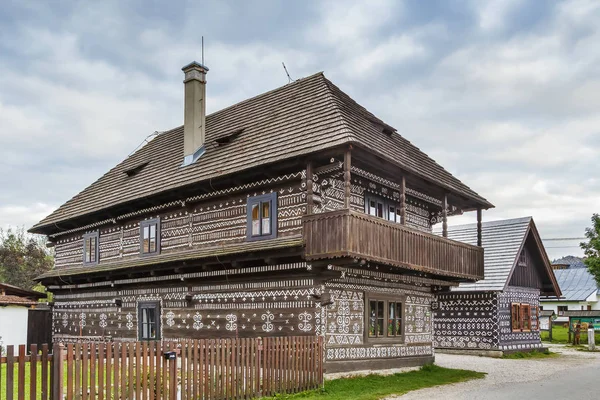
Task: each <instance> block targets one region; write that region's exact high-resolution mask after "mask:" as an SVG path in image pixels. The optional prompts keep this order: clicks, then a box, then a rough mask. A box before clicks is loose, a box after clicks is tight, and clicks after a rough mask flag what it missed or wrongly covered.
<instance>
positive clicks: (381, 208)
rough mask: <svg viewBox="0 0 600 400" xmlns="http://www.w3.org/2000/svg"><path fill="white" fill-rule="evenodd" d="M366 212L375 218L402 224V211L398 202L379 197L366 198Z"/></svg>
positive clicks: (370, 196)
mask: <svg viewBox="0 0 600 400" xmlns="http://www.w3.org/2000/svg"><path fill="white" fill-rule="evenodd" d="M365 212H366V213H367V214H369V215H373V216H374V217H379V218H384V219H387V220H388V221H392V222H398V223H399V222H401V220H400V210H399V208H398V205H397V203H396V202H394V201H392V200H385V199H383V198H381V197H378V196H372V195H369V196H366V198H365Z"/></svg>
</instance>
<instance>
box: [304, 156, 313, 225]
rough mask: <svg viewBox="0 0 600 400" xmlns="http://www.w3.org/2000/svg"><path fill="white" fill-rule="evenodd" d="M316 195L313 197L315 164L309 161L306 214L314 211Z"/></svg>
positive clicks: (307, 167)
mask: <svg viewBox="0 0 600 400" xmlns="http://www.w3.org/2000/svg"><path fill="white" fill-rule="evenodd" d="M313 206H314V197H313V166H312V163H311V162H310V161H309V162H308V163H307V164H306V214H308V215H310V214H312V213H313Z"/></svg>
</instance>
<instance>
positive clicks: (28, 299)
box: [0, 283, 46, 347]
mask: <svg viewBox="0 0 600 400" xmlns="http://www.w3.org/2000/svg"><path fill="white" fill-rule="evenodd" d="M43 297H46V295H45V294H43V293H40V292H35V291H32V290H25V289H21V288H18V287H16V286H12V285H9V284H7V283H0V346H2V347H6V346H9V345H20V344H26V343H27V333H28V332H27V329H28V321H29V310H30V309H32V308H34V307H35V306H36V305H37V303H38V300H39V299H41V298H43Z"/></svg>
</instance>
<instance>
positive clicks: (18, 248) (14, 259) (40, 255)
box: [0, 228, 54, 291]
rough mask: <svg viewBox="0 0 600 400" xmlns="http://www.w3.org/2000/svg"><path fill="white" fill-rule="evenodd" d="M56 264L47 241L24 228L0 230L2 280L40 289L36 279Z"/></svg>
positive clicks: (0, 277)
mask: <svg viewBox="0 0 600 400" xmlns="http://www.w3.org/2000/svg"><path fill="white" fill-rule="evenodd" d="M53 265H54V259H53V256H52V254H51V252H50V251H49V250H48V249H47V248H46V245H45V239H43V238H41V237H40V236H33V235H29V234H27V232H25V229H24V228H19V229H16V230H12V229H11V228H9V229H8V230H7V231H4V230H2V229H0V281H1V282H5V283H8V284H9V285H14V286H18V287H20V288H23V289H34V288H36V289H37V290H39V291H44V290H40V288H39V284H38V283H37V282H35V281H34V278H35V277H37V276H39V275H41V274H43V273H44V272H46V271H48V270H50V269H51V268H52V266H53Z"/></svg>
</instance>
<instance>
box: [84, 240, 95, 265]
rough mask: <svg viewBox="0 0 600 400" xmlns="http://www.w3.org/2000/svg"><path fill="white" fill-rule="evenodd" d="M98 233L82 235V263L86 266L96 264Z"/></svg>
mask: <svg viewBox="0 0 600 400" xmlns="http://www.w3.org/2000/svg"><path fill="white" fill-rule="evenodd" d="M98 256H99V248H98V232H91V233H86V234H85V235H83V263H84V264H86V265H93V264H98Z"/></svg>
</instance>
